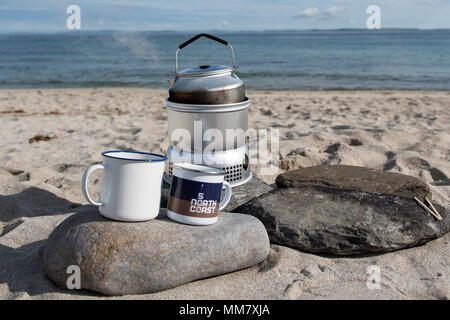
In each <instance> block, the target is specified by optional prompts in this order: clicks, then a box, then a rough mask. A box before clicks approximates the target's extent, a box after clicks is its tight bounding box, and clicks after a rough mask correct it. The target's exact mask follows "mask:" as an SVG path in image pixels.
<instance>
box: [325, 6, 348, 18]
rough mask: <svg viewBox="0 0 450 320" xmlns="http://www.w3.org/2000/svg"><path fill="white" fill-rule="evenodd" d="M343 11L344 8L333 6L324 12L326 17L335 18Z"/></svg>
mask: <svg viewBox="0 0 450 320" xmlns="http://www.w3.org/2000/svg"><path fill="white" fill-rule="evenodd" d="M342 11H344V8H342V7H336V6H331V7H329V8H327V9H325V10H324V11H323V12H324V13H325V14H326V15H329V16H335V15H337V14H339V13H341V12H342Z"/></svg>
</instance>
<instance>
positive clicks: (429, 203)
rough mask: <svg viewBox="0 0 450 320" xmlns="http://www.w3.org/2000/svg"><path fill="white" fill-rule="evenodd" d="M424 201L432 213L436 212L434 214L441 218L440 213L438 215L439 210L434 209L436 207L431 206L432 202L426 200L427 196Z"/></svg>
mask: <svg viewBox="0 0 450 320" xmlns="http://www.w3.org/2000/svg"><path fill="white" fill-rule="evenodd" d="M425 201H426V202H427V203H428V205H429V206H430V207H431V209H432V210H433V211H434V213H436V215H437V216H438V217H439V218H441V220H442V217H441V215H440V214H439V212H438V211H437V210H436V208H435V207H434V206H433V204H432V203H431V201H430V200H428V198H427V197H425Z"/></svg>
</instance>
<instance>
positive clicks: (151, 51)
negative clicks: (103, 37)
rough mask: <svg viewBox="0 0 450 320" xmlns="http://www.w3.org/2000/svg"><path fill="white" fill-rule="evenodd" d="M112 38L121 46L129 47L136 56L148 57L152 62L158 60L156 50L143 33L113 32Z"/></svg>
mask: <svg viewBox="0 0 450 320" xmlns="http://www.w3.org/2000/svg"><path fill="white" fill-rule="evenodd" d="M112 38H113V40H114V41H115V42H117V43H118V44H120V45H121V46H125V47H127V48H129V49H130V51H131V52H132V53H133V54H134V55H135V56H136V57H138V58H145V59H150V60H151V61H152V62H153V63H158V62H159V58H158V54H157V50H156V48H155V46H154V45H153V44H152V43H151V42H150V41H149V40H148V38H147V37H146V36H145V34H142V33H131V32H114V33H113V34H112Z"/></svg>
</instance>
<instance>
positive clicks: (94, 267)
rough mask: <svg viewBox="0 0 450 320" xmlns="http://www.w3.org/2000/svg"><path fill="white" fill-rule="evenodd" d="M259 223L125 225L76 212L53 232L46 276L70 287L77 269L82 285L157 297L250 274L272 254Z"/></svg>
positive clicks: (228, 218)
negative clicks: (242, 272) (212, 280)
mask: <svg viewBox="0 0 450 320" xmlns="http://www.w3.org/2000/svg"><path fill="white" fill-rule="evenodd" d="M269 251H270V243H269V239H268V236H267V232H266V230H265V228H264V226H263V225H262V223H261V222H260V221H258V219H256V218H254V217H252V216H248V215H242V214H236V213H223V212H221V213H220V216H219V221H218V223H216V224H214V225H211V226H189V225H184V224H179V223H176V222H173V221H171V220H169V219H167V217H166V215H165V210H164V209H163V210H161V212H160V215H159V216H158V218H157V219H154V220H150V221H147V222H141V223H123V222H115V221H111V220H107V219H105V218H103V217H102V216H101V215H100V214H99V213H98V212H97V210H96V209H93V210H92V209H91V210H89V211H84V212H80V213H76V214H74V215H72V216H70V217H69V218H68V219H66V220H64V221H63V222H62V223H61V224H60V225H59V226H58V227H57V228H56V229H55V231H54V232H53V233H52V234H51V235H50V237H49V240H48V242H47V244H46V246H45V249H44V253H43V264H44V268H45V270H46V273H47V275H48V276H49V278H50V279H52V280H53V281H54V282H55V283H56V284H58V285H59V286H62V287H65V286H66V281H67V278H68V276H69V275H68V274H67V273H66V269H67V267H68V266H70V265H78V266H79V267H80V270H81V287H82V288H84V289H90V290H94V291H97V292H101V293H104V294H107V295H126V294H142V293H151V292H156V291H160V290H164V289H168V288H173V287H176V286H179V285H182V284H185V283H188V282H191V281H194V280H198V279H202V278H208V277H213V276H217V275H221V274H224V273H228V272H233V271H236V270H240V269H244V268H247V267H250V266H252V265H255V264H257V263H259V262H261V261H263V260H264V259H265V258H266V257H267V256H268V254H269Z"/></svg>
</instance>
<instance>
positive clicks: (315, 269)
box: [0, 88, 450, 299]
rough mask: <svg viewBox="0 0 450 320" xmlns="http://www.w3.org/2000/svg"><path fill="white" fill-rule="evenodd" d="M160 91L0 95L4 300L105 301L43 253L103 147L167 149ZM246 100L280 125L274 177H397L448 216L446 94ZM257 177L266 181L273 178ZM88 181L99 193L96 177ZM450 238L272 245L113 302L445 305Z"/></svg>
mask: <svg viewBox="0 0 450 320" xmlns="http://www.w3.org/2000/svg"><path fill="white" fill-rule="evenodd" d="M166 96H167V91H165V90H150V89H129V88H115V89H40V90H38V89H29V90H28V89H23V90H0V128H1V137H2V139H1V142H0V299H90V298H95V299H99V298H100V299H106V298H107V297H103V296H101V295H97V294H95V293H92V292H88V291H69V290H64V289H60V288H57V287H56V286H54V285H53V283H52V282H50V281H49V280H48V279H47V277H46V276H45V273H44V271H43V269H42V265H41V254H42V248H43V246H44V245H45V241H46V239H47V237H48V236H49V234H50V233H51V232H52V230H53V229H54V228H55V226H57V225H58V223H59V222H61V221H62V220H64V219H65V218H66V217H68V216H69V215H70V214H72V213H73V212H75V211H77V210H81V209H82V208H83V206H84V205H86V204H87V202H86V201H85V199H84V197H83V195H82V192H81V189H80V181H81V174H82V172H83V170H84V169H85V168H86V167H87V166H88V165H89V164H92V163H96V162H100V161H101V155H100V153H101V152H102V151H105V150H115V149H131V150H138V151H151V152H157V153H163V152H164V151H165V150H166V148H167V146H168V137H167V114H166V111H165V106H164V100H165V98H166ZM248 96H249V97H250V98H251V99H252V100H253V101H252V105H251V107H250V113H249V127H250V128H254V129H263V128H267V127H272V128H275V129H277V130H279V133H280V148H279V149H280V156H281V160H280V163H279V164H280V171H279V172H283V171H284V170H289V169H295V168H298V167H305V166H312V165H322V164H352V165H360V166H367V167H372V168H377V169H384V170H390V171H394V172H401V173H405V174H409V175H412V176H415V177H418V178H421V179H423V180H425V181H426V182H427V183H428V184H429V185H430V187H431V189H432V192H433V198H434V199H435V200H436V201H437V202H438V203H440V204H441V205H442V206H444V207H446V208H447V209H450V201H449V198H450V180H449V178H448V177H449V175H450V92H429V91H311V92H299V91H267V92H266V91H256V92H248ZM39 136H41V137H39ZM33 138H34V139H33ZM30 139H32V140H30ZM38 140H40V141H38ZM30 142H32V143H30ZM258 169H259V168H258V166H256V167H254V170H255V171H256V172H257V173H260V171H259V170H258ZM259 177H260V178H262V179H263V180H264V181H266V182H267V183H273V182H274V180H275V177H276V174H273V175H268V176H261V175H259ZM91 181H92V183H91V190H92V194H93V197H97V196H98V189H99V185H100V174H99V173H94V174H93V178H92V179H91ZM79 204H81V206H80V205H79ZM449 241H450V235H449V234H447V235H446V236H444V237H443V238H441V239H438V240H435V241H432V242H430V243H428V244H427V245H425V246H421V247H416V248H411V249H407V250H402V251H398V252H392V253H388V254H384V255H373V256H366V257H350V258H336V257H326V256H319V255H314V254H309V253H304V252H300V251H297V250H293V249H290V248H286V247H282V246H278V245H272V250H271V255H270V257H269V259H268V260H267V261H266V262H265V263H263V264H262V265H259V266H255V267H252V268H249V269H246V270H242V271H239V272H235V273H232V274H228V275H224V276H221V277H217V278H212V279H206V280H201V281H196V282H193V283H190V284H187V285H184V286H180V287H178V288H174V289H171V290H166V291H163V292H159V293H156V294H151V295H141V296H126V297H120V298H126V299H130V298H131V299H168V298H173V299H203V298H213V299H259V298H261V299H269V298H272V299H351V298H357V299H448V298H449V297H450V279H449V274H448V269H449V268H448V266H449V265H450V257H449V255H448V253H449V249H450V247H449ZM371 265H375V266H378V267H379V268H380V279H381V285H380V289H368V287H367V285H366V282H367V279H368V277H369V275H368V274H367V268H368V267H369V266H371ZM108 299H109V298H108Z"/></svg>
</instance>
